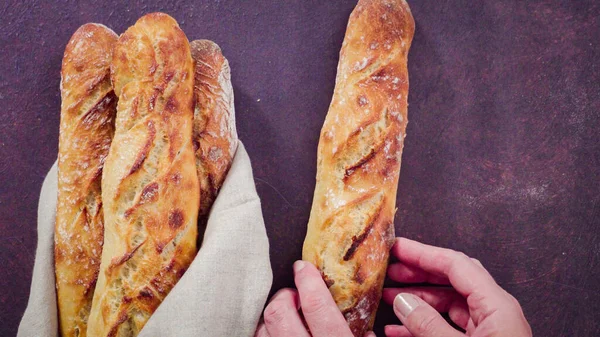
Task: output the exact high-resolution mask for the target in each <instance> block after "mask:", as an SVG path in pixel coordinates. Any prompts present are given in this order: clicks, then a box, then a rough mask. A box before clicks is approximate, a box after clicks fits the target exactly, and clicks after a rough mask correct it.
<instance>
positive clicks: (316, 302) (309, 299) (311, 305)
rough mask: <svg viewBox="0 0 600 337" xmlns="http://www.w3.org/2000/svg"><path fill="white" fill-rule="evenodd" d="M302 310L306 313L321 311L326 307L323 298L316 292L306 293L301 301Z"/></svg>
mask: <svg viewBox="0 0 600 337" xmlns="http://www.w3.org/2000/svg"><path fill="white" fill-rule="evenodd" d="M301 305H302V311H303V312H304V313H306V314H315V313H320V312H323V311H324V310H325V309H326V307H327V306H326V303H325V299H324V298H323V297H322V296H319V295H318V294H310V295H307V296H306V297H305V298H304V299H303V301H302V303H301Z"/></svg>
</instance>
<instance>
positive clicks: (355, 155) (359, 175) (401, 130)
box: [302, 0, 414, 336]
mask: <svg viewBox="0 0 600 337" xmlns="http://www.w3.org/2000/svg"><path fill="white" fill-rule="evenodd" d="M413 33H414V21H413V19H412V16H411V13H410V9H409V8H408V5H407V4H406V2H405V1H404V0H359V2H358V4H357V6H356V8H355V9H354V11H353V12H352V14H351V16H350V20H349V22H348V27H347V31H346V36H345V38H344V42H343V45H342V50H341V52H340V61H339V65H338V68H337V70H338V73H337V76H336V83H335V90H334V94H333V98H332V101H331V105H330V107H329V111H328V113H327V116H326V118H325V123H324V125H323V129H322V130H321V135H320V140H319V147H318V152H317V177H316V180H317V181H316V186H315V194H314V198H313V205H312V209H311V215H310V219H309V223H308V229H307V234H306V239H305V241H304V247H303V252H302V257H303V259H305V260H307V261H310V262H313V263H314V264H315V265H316V266H317V268H319V270H320V271H321V274H322V275H323V279H324V280H325V282H326V284H327V285H328V287H329V290H330V291H331V293H332V295H333V298H334V300H335V301H336V303H337V304H338V307H339V309H340V310H341V311H342V313H343V314H344V316H345V318H346V320H347V321H348V324H349V326H350V328H351V330H352V332H353V333H354V335H355V336H363V335H364V334H365V333H366V331H368V330H370V329H371V328H372V326H373V322H374V319H375V312H376V311H377V306H378V303H379V300H380V298H381V289H382V286H383V280H384V277H385V271H386V268H387V260H388V257H389V249H390V248H391V245H392V243H393V238H394V224H393V219H394V213H395V201H396V190H397V184H398V178H399V172H400V162H401V155H402V147H403V145H404V137H405V130H406V124H407V94H408V70H407V54H408V50H409V48H410V44H411V40H412V37H413Z"/></svg>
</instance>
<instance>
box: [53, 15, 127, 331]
mask: <svg viewBox="0 0 600 337" xmlns="http://www.w3.org/2000/svg"><path fill="white" fill-rule="evenodd" d="M116 41H117V35H116V34H115V33H114V32H113V31H112V30H110V29H109V28H106V27H105V26H102V25H99V24H95V23H89V24H86V25H83V26H81V27H80V28H79V29H78V30H77V31H76V32H75V34H73V36H72V37H71V39H70V40H69V43H68V44H67V47H66V49H65V53H64V58H63V61H62V71H61V98H62V104H61V115H60V137H59V151H58V204H57V209H56V224H55V233H54V263H55V272H56V290H57V302H58V314H59V323H60V334H61V336H63V337H71V336H76V337H85V336H86V329H87V319H88V315H89V312H90V307H91V304H92V296H93V294H94V288H95V286H96V280H97V278H98V268H99V267H100V254H101V252H102V241H103V231H104V225H103V216H102V199H101V191H100V180H101V177H102V167H103V165H104V159H105V158H106V156H107V154H108V149H109V147H110V143H111V140H112V137H113V133H114V118H115V112H116V106H117V98H116V97H115V95H114V92H113V89H112V85H111V83H110V62H111V59H112V51H113V47H114V45H115V43H116Z"/></svg>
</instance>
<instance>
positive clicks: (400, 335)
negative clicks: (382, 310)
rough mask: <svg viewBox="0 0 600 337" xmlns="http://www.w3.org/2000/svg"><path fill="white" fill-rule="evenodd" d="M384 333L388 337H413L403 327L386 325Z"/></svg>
mask: <svg viewBox="0 0 600 337" xmlns="http://www.w3.org/2000/svg"><path fill="white" fill-rule="evenodd" d="M384 332H385V335H386V336H387V337H413V335H412V334H411V333H410V331H408V329H407V328H406V327H405V326H402V325H386V326H385V328H384Z"/></svg>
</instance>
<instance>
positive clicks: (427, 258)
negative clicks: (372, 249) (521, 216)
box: [392, 238, 500, 297]
mask: <svg viewBox="0 0 600 337" xmlns="http://www.w3.org/2000/svg"><path fill="white" fill-rule="evenodd" d="M392 254H394V255H395V256H396V257H397V258H398V259H399V260H400V262H402V263H405V264H407V265H411V266H415V267H419V268H421V269H423V270H424V271H426V272H429V273H432V274H436V275H438V276H446V277H447V278H448V280H449V281H450V283H451V284H452V286H454V288H456V290H457V291H458V292H459V293H460V294H462V295H463V296H465V297H467V296H469V295H471V294H473V293H475V292H480V293H490V294H491V293H494V294H497V293H498V291H499V290H500V287H499V286H498V285H497V284H496V282H495V281H494V279H493V278H492V276H491V275H490V274H489V273H488V272H487V270H485V269H484V268H483V267H480V266H479V265H477V264H476V263H475V262H473V261H472V260H471V259H470V258H469V257H468V256H466V255H465V254H463V253H460V252H456V251H453V250H450V249H445V248H439V247H433V246H428V245H425V244H422V243H419V242H416V241H413V240H409V239H405V238H398V239H396V243H395V244H394V246H393V247H392Z"/></svg>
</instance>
